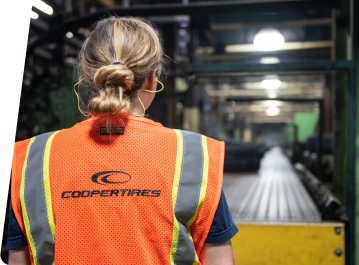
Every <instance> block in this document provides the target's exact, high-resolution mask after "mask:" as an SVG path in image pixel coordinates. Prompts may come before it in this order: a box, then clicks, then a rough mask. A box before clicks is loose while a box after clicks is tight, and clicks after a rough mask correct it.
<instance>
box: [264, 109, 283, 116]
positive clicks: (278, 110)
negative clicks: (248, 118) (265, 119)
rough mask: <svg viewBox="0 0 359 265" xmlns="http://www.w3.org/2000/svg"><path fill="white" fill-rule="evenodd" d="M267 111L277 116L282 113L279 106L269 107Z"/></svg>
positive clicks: (270, 114)
mask: <svg viewBox="0 0 359 265" xmlns="http://www.w3.org/2000/svg"><path fill="white" fill-rule="evenodd" d="M266 113H267V115H268V116H277V115H278V114H279V113H280V109H279V108H277V107H269V108H268V109H267V110H266Z"/></svg>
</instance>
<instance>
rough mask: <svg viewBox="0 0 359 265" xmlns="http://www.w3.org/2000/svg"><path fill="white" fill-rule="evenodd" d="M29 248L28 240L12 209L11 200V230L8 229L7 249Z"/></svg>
mask: <svg viewBox="0 0 359 265" xmlns="http://www.w3.org/2000/svg"><path fill="white" fill-rule="evenodd" d="M26 246H27V240H26V238H25V236H24V234H23V233H22V230H21V228H20V226H19V223H18V222H17V220H16V217H15V214H14V211H13V209H12V205H11V200H10V201H9V228H8V240H7V245H6V248H7V249H16V248H22V247H26Z"/></svg>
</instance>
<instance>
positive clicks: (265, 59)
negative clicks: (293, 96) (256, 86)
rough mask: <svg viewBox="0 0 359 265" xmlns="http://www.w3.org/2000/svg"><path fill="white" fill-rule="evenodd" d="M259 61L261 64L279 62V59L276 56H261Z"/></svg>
mask: <svg viewBox="0 0 359 265" xmlns="http://www.w3.org/2000/svg"><path fill="white" fill-rule="evenodd" d="M259 62H260V63H261V64H275V63H279V62H280V60H279V58H278V57H263V58H262V59H261V60H260V61H259Z"/></svg>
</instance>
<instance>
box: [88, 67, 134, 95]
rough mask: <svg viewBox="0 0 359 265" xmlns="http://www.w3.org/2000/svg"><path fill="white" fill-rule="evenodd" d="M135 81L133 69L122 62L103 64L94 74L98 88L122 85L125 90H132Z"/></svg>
mask: <svg viewBox="0 0 359 265" xmlns="http://www.w3.org/2000/svg"><path fill="white" fill-rule="evenodd" d="M133 81H134V76H133V72H132V70H130V69H129V68H128V67H127V66H126V65H122V64H115V65H113V64H112V65H106V66H102V67H101V68H99V69H98V70H97V71H96V73H95V75H94V82H95V85H96V88H97V89H98V90H104V89H105V88H106V87H113V86H119V87H122V88H123V90H125V91H126V90H130V89H131V87H132V84H133Z"/></svg>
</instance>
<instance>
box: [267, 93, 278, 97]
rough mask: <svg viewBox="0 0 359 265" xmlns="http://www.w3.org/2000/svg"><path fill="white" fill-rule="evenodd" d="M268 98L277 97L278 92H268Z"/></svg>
mask: <svg viewBox="0 0 359 265" xmlns="http://www.w3.org/2000/svg"><path fill="white" fill-rule="evenodd" d="M267 96H268V98H276V97H277V93H276V92H269V93H268V94H267Z"/></svg>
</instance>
